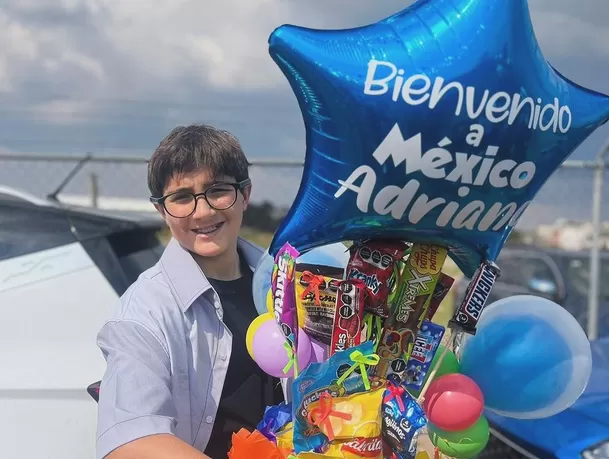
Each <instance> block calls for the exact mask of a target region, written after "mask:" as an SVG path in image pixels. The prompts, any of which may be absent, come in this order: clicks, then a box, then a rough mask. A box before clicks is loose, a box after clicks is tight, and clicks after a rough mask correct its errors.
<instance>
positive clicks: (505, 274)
mask: <svg viewBox="0 0 609 459" xmlns="http://www.w3.org/2000/svg"><path fill="white" fill-rule="evenodd" d="M498 266H499V268H500V269H501V277H500V279H501V282H504V283H506V284H512V285H518V286H521V287H525V288H528V287H529V285H530V283H531V281H532V280H537V281H550V282H552V283H553V284H554V285H557V286H558V279H556V275H555V274H554V271H553V270H552V268H551V267H550V265H549V264H548V263H547V262H546V261H545V260H544V259H543V258H539V257H535V256H526V255H521V256H520V255H510V256H506V257H504V258H502V259H501V260H500V261H499V262H498Z"/></svg>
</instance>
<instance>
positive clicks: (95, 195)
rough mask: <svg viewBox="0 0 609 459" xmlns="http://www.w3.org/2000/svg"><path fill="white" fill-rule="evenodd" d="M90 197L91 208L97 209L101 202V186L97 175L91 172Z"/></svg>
mask: <svg viewBox="0 0 609 459" xmlns="http://www.w3.org/2000/svg"><path fill="white" fill-rule="evenodd" d="M89 196H90V197H91V207H93V208H94V209H97V205H98V201H99V186H98V182H97V174H96V173H95V172H91V174H90V175H89Z"/></svg>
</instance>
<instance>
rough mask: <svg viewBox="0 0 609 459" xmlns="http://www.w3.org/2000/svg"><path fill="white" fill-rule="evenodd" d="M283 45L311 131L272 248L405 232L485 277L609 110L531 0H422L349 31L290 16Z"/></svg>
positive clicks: (272, 43)
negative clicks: (572, 75)
mask: <svg viewBox="0 0 609 459" xmlns="http://www.w3.org/2000/svg"><path fill="white" fill-rule="evenodd" d="M556 33H557V34H559V33H560V31H559V30H557V31H556ZM269 52H270V55H271V57H272V58H273V60H274V61H275V62H276V64H277V65H278V66H279V67H280V69H281V71H282V72H283V73H284V75H285V76H286V78H287V80H288V81H289V83H290V85H291V87H292V89H293V91H294V93H295V95H296V98H297V100H298V103H299V105H300V109H301V111H302V116H303V120H304V125H305V129H306V154H305V166H304V171H303V176H302V181H301V184H300V188H299V191H298V194H297V196H296V199H295V201H294V204H293V206H292V208H291V209H290V211H289V213H288V215H287V217H286V218H285V219H284V221H283V222H282V224H281V226H280V227H279V229H278V230H277V232H276V234H275V237H274V239H273V241H272V243H271V246H270V250H269V253H270V254H271V255H275V254H276V253H277V252H278V250H279V249H280V248H281V247H282V246H283V244H284V243H285V242H289V243H290V244H291V245H292V246H294V247H295V248H296V249H297V250H299V251H301V252H304V251H305V250H308V249H311V248H313V247H317V246H321V245H325V244H329V243H333V242H338V241H344V240H360V239H369V238H385V239H387V238H395V239H402V240H407V241H410V242H417V241H419V242H425V243H433V244H437V245H441V246H446V247H448V248H450V255H451V257H452V258H453V259H454V260H455V261H456V262H457V264H458V265H459V268H461V270H462V271H463V273H464V274H465V275H466V276H467V277H471V276H472V275H473V273H474V271H475V269H476V268H477V267H478V265H479V264H480V261H481V259H487V260H490V261H494V260H495V259H496V257H497V255H498V254H499V252H500V250H501V248H502V246H503V243H504V242H505V240H506V239H507V237H508V236H509V234H510V232H511V231H512V229H513V228H514V226H515V225H516V223H517V222H518V220H519V218H520V217H521V215H522V214H523V212H524V211H525V209H526V208H527V206H528V204H529V203H530V202H531V200H533V198H534V197H535V196H536V194H537V192H538V191H539V189H540V188H541V187H542V186H543V184H544V183H545V182H546V180H547V179H548V178H549V177H550V176H551V175H552V174H553V173H554V171H555V170H556V169H557V168H558V167H559V166H560V165H561V164H562V162H563V161H564V160H565V159H566V158H567V157H568V156H569V155H570V154H571V153H572V152H573V151H574V150H575V148H577V147H578V146H579V145H580V144H581V142H583V141H584V139H586V138H587V137H588V136H589V135H590V134H591V133H592V132H593V131H595V130H596V129H597V128H598V127H599V126H600V125H602V124H603V123H605V122H606V121H607V119H609V97H607V96H606V95H603V94H599V93H597V92H594V91H591V90H588V89H585V88H583V87H581V86H579V85H577V84H575V83H573V82H571V81H569V80H568V79H567V78H565V77H564V76H562V75H561V74H560V73H559V72H557V71H556V70H555V69H554V68H553V67H552V66H551V65H550V64H549V63H548V62H547V61H546V59H545V58H544V56H543V55H542V53H541V51H540V47H539V45H538V43H537V40H536V38H535V34H534V31H533V25H532V22H531V18H530V15H529V9H528V4H527V0H419V1H417V2H415V3H414V4H412V5H411V6H410V7H408V8H406V9H405V10H403V11H400V12H398V13H396V14H394V15H393V16H390V17H388V18H386V19H383V20H381V21H379V22H377V23H374V24H370V25H367V26H364V27H357V28H353V29H348V30H313V29H309V28H304V27H297V26H291V25H284V26H281V27H279V28H278V29H276V30H275V31H274V32H273V33H272V35H271V37H270V39H269Z"/></svg>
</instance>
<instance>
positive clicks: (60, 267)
mask: <svg viewBox="0 0 609 459" xmlns="http://www.w3.org/2000/svg"><path fill="white" fill-rule="evenodd" d="M162 228H163V222H162V220H161V219H160V218H154V216H152V215H151V216H146V215H133V214H132V215H129V216H126V215H123V216H121V215H117V214H110V213H107V212H98V211H94V210H91V209H78V208H70V207H65V206H63V205H61V204H60V203H57V202H54V201H52V200H45V199H39V198H36V197H34V196H30V195H28V194H26V193H22V192H19V191H17V190H13V189H8V188H2V187H0V312H1V314H2V320H0V369H1V370H0V413H1V416H0V457H2V458H6V459H13V458H27V459H30V458H32V459H34V458H36V459H38V458H40V459H42V458H47V459H87V458H94V457H95V438H96V427H97V405H96V403H95V402H94V401H93V400H92V399H91V398H90V397H89V395H88V394H87V392H86V390H85V388H86V387H87V386H88V385H89V384H90V383H91V382H92V381H96V380H99V378H100V377H101V375H103V372H104V370H105V362H104V359H103V357H102V354H101V352H100V351H99V349H98V347H97V345H96V335H97V333H98V331H99V330H100V329H101V327H102V325H103V323H104V321H105V320H106V319H107V318H108V317H109V316H110V315H111V313H112V310H113V309H114V307H115V306H116V304H117V302H118V298H119V295H121V294H122V293H123V292H124V291H125V290H126V289H127V287H128V286H129V285H130V284H131V283H132V282H133V281H134V280H135V279H136V278H137V276H138V275H139V274H140V273H141V272H142V271H144V270H145V269H147V268H149V267H150V266H152V265H153V264H154V263H156V261H157V260H158V259H159V257H160V255H161V253H162V250H163V248H164V245H163V242H162V240H161V239H160V238H159V237H158V236H159V232H160V231H161V230H162Z"/></svg>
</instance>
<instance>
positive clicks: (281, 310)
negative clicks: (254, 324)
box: [271, 242, 300, 374]
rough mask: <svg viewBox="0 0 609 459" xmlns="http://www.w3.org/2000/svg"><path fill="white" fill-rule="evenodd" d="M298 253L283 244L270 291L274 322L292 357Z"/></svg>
mask: <svg viewBox="0 0 609 459" xmlns="http://www.w3.org/2000/svg"><path fill="white" fill-rule="evenodd" d="M299 255H300V253H299V252H298V251H297V250H296V249H295V248H294V247H292V246H291V245H290V244H289V243H287V242H286V243H285V244H284V245H283V247H282V248H281V249H279V252H277V255H276V256H275V264H274V266H273V275H272V278H271V290H272V292H273V311H274V314H275V320H276V321H277V323H279V325H280V326H281V330H282V331H283V334H284V335H285V337H286V339H287V340H288V342H289V344H290V347H291V348H292V355H294V356H296V346H298V343H297V337H298V322H297V317H296V298H295V292H294V265H295V264H296V259H297V258H298V256H299ZM297 360H298V359H296V358H295V359H294V374H298V368H297V366H296V363H297Z"/></svg>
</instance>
